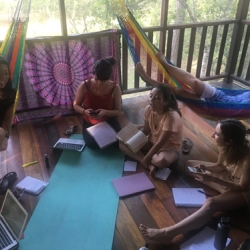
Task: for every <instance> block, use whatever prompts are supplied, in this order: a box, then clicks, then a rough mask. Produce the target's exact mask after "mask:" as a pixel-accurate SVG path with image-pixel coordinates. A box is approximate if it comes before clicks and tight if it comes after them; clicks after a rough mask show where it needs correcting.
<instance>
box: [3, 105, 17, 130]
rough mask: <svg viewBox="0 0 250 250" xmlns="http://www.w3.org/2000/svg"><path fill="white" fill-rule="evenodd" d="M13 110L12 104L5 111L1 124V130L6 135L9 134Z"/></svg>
mask: <svg viewBox="0 0 250 250" xmlns="http://www.w3.org/2000/svg"><path fill="white" fill-rule="evenodd" d="M13 109H14V104H12V105H11V106H10V107H9V108H8V109H7V111H6V113H5V115H4V119H3V123H2V128H3V129H4V130H5V132H6V133H8V134H9V133H10V128H11V125H12V119H13V111H14V110H13Z"/></svg>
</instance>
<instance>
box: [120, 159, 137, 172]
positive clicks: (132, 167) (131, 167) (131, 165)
mask: <svg viewBox="0 0 250 250" xmlns="http://www.w3.org/2000/svg"><path fill="white" fill-rule="evenodd" d="M136 168H137V162H136V161H126V162H124V169H123V170H124V171H130V172H134V171H136Z"/></svg>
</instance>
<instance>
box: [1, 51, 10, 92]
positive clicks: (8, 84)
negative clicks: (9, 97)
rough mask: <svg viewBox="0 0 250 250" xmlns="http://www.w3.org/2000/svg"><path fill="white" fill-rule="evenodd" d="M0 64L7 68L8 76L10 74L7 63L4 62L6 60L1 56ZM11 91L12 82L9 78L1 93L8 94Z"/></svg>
mask: <svg viewBox="0 0 250 250" xmlns="http://www.w3.org/2000/svg"><path fill="white" fill-rule="evenodd" d="M0 64H4V65H6V66H7V67H8V71H9V74H10V67H9V63H8V62H7V61H6V59H5V58H4V57H2V56H0ZM11 89H12V82H11V79H10V76H9V80H8V82H7V83H6V85H5V86H4V88H3V89H2V91H3V92H4V93H7V92H10V91H11Z"/></svg>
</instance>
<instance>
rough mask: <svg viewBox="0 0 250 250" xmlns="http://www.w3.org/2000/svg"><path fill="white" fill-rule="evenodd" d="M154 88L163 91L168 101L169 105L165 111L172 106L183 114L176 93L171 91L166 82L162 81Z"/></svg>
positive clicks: (165, 99)
mask: <svg viewBox="0 0 250 250" xmlns="http://www.w3.org/2000/svg"><path fill="white" fill-rule="evenodd" d="M154 88H157V89H158V90H159V91H160V92H161V93H162V95H163V99H164V101H165V102H167V103H168V105H167V106H166V108H165V111H167V110H168V109H169V108H171V109H173V110H175V111H176V112H177V113H178V114H179V115H180V116H182V114H181V111H180V109H179V107H178V103H177V100H176V98H175V95H174V94H172V93H171V92H170V90H169V88H168V87H167V86H166V84H162V83H160V84H158V85H157V86H156V87H154Z"/></svg>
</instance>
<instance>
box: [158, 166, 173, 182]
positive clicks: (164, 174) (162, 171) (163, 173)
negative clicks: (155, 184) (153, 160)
mask: <svg viewBox="0 0 250 250" xmlns="http://www.w3.org/2000/svg"><path fill="white" fill-rule="evenodd" d="M170 173H171V170H170V169H169V168H158V169H157V171H156V173H155V177H156V178H158V179H160V180H163V181H165V180H166V179H167V178H168V176H169V175H170Z"/></svg>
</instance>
